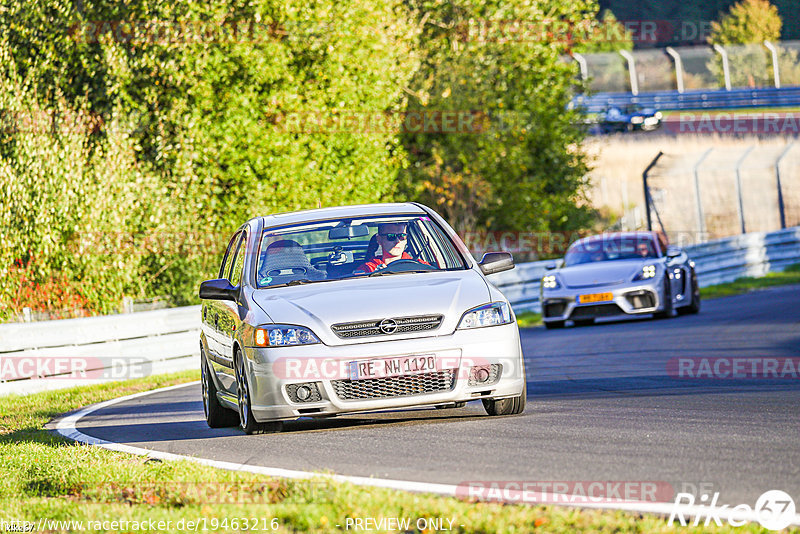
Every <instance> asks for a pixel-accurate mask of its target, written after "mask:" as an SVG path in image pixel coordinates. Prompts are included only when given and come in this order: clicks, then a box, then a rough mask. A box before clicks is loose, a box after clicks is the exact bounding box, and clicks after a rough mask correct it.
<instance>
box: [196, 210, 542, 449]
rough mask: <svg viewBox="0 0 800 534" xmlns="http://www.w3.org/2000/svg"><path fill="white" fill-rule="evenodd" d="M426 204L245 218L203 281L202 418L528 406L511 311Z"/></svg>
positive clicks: (491, 265)
mask: <svg viewBox="0 0 800 534" xmlns="http://www.w3.org/2000/svg"><path fill="white" fill-rule="evenodd" d="M513 267H514V263H513V259H512V258H511V255H510V254H508V253H501V252H497V253H487V254H485V255H484V257H483V259H482V261H481V262H476V261H475V260H474V259H473V258H472V256H471V255H470V253H469V251H468V250H467V248H466V246H465V245H464V243H463V242H462V241H461V239H459V237H458V236H457V235H456V233H455V232H454V231H453V229H452V228H451V227H450V226H449V225H448V224H447V223H446V222H445V221H444V220H443V219H442V218H441V217H440V216H439V215H438V214H436V213H435V212H434V211H433V210H431V209H430V208H427V207H426V206H423V205H421V204H415V203H409V204H374V205H364V206H346V207H338V208H327V209H317V210H308V211H301V212H295V213H286V214H279V215H270V216H267V217H258V218H255V219H251V220H250V221H248V222H246V223H245V224H244V225H242V226H241V227H240V228H239V229H238V230H237V231H236V232H235V233H234V235H233V237H232V238H231V240H230V242H229V244H228V247H227V250H226V252H225V255H224V257H223V259H222V262H221V265H220V269H219V273H218V275H217V278H215V279H213V280H206V281H205V282H203V283H202V284H201V285H200V298H201V299H202V300H203V304H202V331H201V335H200V349H201V371H202V386H203V406H204V410H205V415H206V420H207V422H208V425H209V426H210V427H222V426H233V425H236V424H239V425H240V426H241V427H242V429H244V431H245V432H247V433H248V434H251V433H256V432H264V431H276V430H279V429H280V427H281V422H282V421H287V420H293V419H297V418H300V417H330V416H335V415H340V414H345V413H355V412H363V411H372V410H385V409H396V408H405V407H412V406H414V407H415V406H430V407H454V406H462V405H463V403H465V402H466V401H470V400H477V399H480V400H482V401H483V405H484V407H485V409H486V412H487V413H488V414H490V415H509V414H517V413H521V412H522V411H523V410H524V408H525V396H526V387H525V369H524V364H523V358H522V349H521V346H520V340H519V331H518V329H517V324H516V320H515V317H514V313H513V311H512V310H511V307H510V306H509V303H508V301H507V300H506V298H505V297H504V296H503V295H502V293H500V291H498V289H497V288H496V287H495V286H494V285H492V283H490V282H489V281H488V280H487V278H486V275H487V274H491V273H495V272H501V271H505V270H508V269H512V268H513Z"/></svg>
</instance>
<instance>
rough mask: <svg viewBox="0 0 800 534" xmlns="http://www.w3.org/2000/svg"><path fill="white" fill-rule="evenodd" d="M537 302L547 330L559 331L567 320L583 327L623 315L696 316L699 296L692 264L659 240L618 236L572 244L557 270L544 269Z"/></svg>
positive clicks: (651, 234)
mask: <svg viewBox="0 0 800 534" xmlns="http://www.w3.org/2000/svg"><path fill="white" fill-rule="evenodd" d="M540 302H541V303H542V319H543V321H544V324H545V326H546V327H547V328H560V327H563V326H564V323H565V322H566V321H567V320H571V321H572V322H573V323H574V324H575V325H584V324H591V323H592V322H594V320H595V319H596V318H599V317H608V316H616V315H624V314H629V315H640V314H653V315H655V316H656V317H671V316H672V314H673V310H674V311H677V312H678V313H697V312H698V311H700V290H699V288H698V285H697V275H696V274H695V269H694V262H692V261H691V260H690V259H689V257H688V256H687V255H686V253H685V252H683V251H682V250H681V249H679V248H677V247H670V246H667V241H666V237H665V236H664V235H663V234H661V233H656V232H621V233H608V234H602V235H597V236H592V237H587V238H584V239H581V240H579V241H576V242H575V243H573V244H572V245H571V246H570V247H569V249H567V253H566V255H565V256H564V260H563V263H562V265H561V267H558V266H557V264H556V263H553V264H550V265H548V272H547V274H546V275H545V276H544V277H543V278H542V283H541V301H540Z"/></svg>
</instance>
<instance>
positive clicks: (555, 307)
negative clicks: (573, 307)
mask: <svg viewBox="0 0 800 534" xmlns="http://www.w3.org/2000/svg"><path fill="white" fill-rule="evenodd" d="M566 307H567V303H566V302H564V301H553V302H545V304H544V316H545V317H561V316H562V315H564V309H565V308H566Z"/></svg>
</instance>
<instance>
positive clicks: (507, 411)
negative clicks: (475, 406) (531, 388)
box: [483, 383, 528, 416]
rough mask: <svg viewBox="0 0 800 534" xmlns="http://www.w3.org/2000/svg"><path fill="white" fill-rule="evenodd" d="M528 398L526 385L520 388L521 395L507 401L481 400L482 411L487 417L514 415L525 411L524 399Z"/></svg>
mask: <svg viewBox="0 0 800 534" xmlns="http://www.w3.org/2000/svg"><path fill="white" fill-rule="evenodd" d="M527 396H528V384H527V383H526V384H525V385H524V386H523V387H522V395H520V396H519V397H509V398H507V399H500V400H494V399H483V409H484V410H486V413H487V414H489V415H493V416H494V415H516V414H520V413H522V412H524V411H525V399H526V398H527Z"/></svg>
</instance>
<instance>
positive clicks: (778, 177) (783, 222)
mask: <svg viewBox="0 0 800 534" xmlns="http://www.w3.org/2000/svg"><path fill="white" fill-rule="evenodd" d="M793 146H794V141H792V142H791V143H789V146H787V147H786V149H785V150H784V151H783V152H781V155H780V156H778V159H777V160H775V180H776V182H777V186H778V211H779V212H780V214H781V229H783V228H786V211H785V208H784V205H783V188H782V187H781V160H782V159H783V157H784V156H785V155H786V154H788V153H789V151H790V150H791V149H792V147H793Z"/></svg>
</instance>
